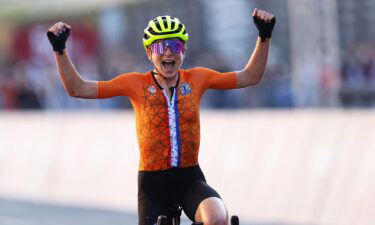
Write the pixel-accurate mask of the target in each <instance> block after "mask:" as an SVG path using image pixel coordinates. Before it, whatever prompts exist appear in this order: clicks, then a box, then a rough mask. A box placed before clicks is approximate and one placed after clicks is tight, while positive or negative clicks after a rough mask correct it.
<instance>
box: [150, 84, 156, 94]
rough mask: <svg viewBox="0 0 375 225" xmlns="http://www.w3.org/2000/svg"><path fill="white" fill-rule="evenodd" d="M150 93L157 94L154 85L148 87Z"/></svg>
mask: <svg viewBox="0 0 375 225" xmlns="http://www.w3.org/2000/svg"><path fill="white" fill-rule="evenodd" d="M148 91H149V92H150V93H151V94H155V93H156V88H155V86H154V85H150V86H149V87H148Z"/></svg>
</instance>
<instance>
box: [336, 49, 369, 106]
mask: <svg viewBox="0 0 375 225" xmlns="http://www.w3.org/2000/svg"><path fill="white" fill-rule="evenodd" d="M344 56H345V57H344V59H343V64H342V73H341V80H342V86H341V91H340V98H341V102H342V105H343V106H345V107H368V108H374V107H375V45H374V43H370V42H362V43H361V42H360V43H353V45H352V46H350V47H349V48H348V50H347V51H346V52H345V54H344Z"/></svg>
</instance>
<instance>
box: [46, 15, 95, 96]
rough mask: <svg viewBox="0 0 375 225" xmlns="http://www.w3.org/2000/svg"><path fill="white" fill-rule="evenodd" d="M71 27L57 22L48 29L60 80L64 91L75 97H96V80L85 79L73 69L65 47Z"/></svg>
mask: <svg viewBox="0 0 375 225" xmlns="http://www.w3.org/2000/svg"><path fill="white" fill-rule="evenodd" d="M70 30H71V27H70V26H69V25H67V24H66V23H63V22H59V23H56V24H54V25H53V26H52V27H50V28H49V29H48V32H47V36H48V39H49V41H50V42H51V45H52V47H53V50H54V51H55V60H56V64H57V69H58V72H59V77H60V80H61V82H62V84H63V86H64V88H65V90H66V92H67V93H68V94H69V95H70V96H72V97H76V98H97V96H98V82H97V81H88V80H85V79H84V78H83V77H82V76H81V75H80V74H79V73H78V72H77V70H76V69H75V67H74V65H73V63H72V61H71V60H70V58H69V55H68V53H67V51H66V49H65V42H66V41H67V39H68V37H69V34H70Z"/></svg>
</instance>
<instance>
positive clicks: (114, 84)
mask: <svg viewBox="0 0 375 225" xmlns="http://www.w3.org/2000/svg"><path fill="white" fill-rule="evenodd" d="M141 79H142V76H141V75H139V74H123V75H120V76H117V77H115V78H113V79H112V80H109V81H99V82H98V98H111V97H115V96H128V97H133V96H134V95H135V94H136V91H135V86H136V85H137V84H139V83H140V82H141Z"/></svg>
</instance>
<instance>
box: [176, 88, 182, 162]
mask: <svg viewBox="0 0 375 225" xmlns="http://www.w3.org/2000/svg"><path fill="white" fill-rule="evenodd" d="M174 113H175V118H176V120H175V121H176V138H177V146H178V161H177V166H178V167H180V164H181V139H180V120H179V113H178V91H177V90H175V98H174Z"/></svg>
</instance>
